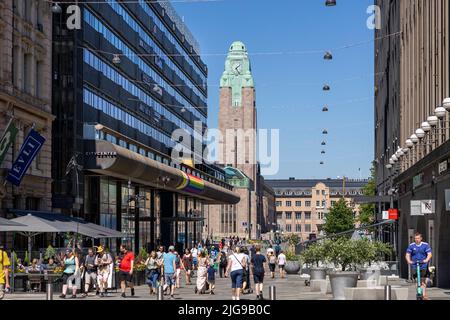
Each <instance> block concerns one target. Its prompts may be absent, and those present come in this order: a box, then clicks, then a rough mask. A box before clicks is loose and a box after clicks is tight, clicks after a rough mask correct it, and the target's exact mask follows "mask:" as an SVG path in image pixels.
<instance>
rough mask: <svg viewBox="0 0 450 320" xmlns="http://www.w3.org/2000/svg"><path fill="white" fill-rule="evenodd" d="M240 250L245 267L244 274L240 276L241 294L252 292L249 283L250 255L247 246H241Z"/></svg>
mask: <svg viewBox="0 0 450 320" xmlns="http://www.w3.org/2000/svg"><path fill="white" fill-rule="evenodd" d="M241 252H242V253H243V254H244V257H245V268H244V275H243V277H242V279H243V283H242V294H247V293H252V289H251V285H250V256H249V252H248V248H247V247H245V246H244V247H242V249H241Z"/></svg>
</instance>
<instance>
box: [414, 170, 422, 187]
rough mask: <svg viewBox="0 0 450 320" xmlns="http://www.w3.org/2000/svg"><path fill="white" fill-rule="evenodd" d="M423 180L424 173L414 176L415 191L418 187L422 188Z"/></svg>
mask: <svg viewBox="0 0 450 320" xmlns="http://www.w3.org/2000/svg"><path fill="white" fill-rule="evenodd" d="M422 178H423V173H420V174H418V175H417V176H414V178H413V189H415V188H417V187H418V186H420V185H421V184H422Z"/></svg>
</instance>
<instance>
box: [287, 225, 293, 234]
mask: <svg viewBox="0 0 450 320" xmlns="http://www.w3.org/2000/svg"><path fill="white" fill-rule="evenodd" d="M286 231H287V232H291V231H292V228H291V225H290V224H287V225H286Z"/></svg>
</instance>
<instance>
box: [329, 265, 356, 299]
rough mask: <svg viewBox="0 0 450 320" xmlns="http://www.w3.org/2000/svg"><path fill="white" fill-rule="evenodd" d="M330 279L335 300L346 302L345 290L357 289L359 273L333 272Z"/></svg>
mask: <svg viewBox="0 0 450 320" xmlns="http://www.w3.org/2000/svg"><path fill="white" fill-rule="evenodd" d="M329 277H330V283H331V291H332V293H333V297H334V300H345V294H344V288H356V286H357V284H358V277H359V272H354V271H333V272H330V273H329Z"/></svg>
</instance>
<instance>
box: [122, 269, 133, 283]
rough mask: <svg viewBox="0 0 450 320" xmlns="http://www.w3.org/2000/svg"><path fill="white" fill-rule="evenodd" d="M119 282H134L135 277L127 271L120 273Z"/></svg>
mask: <svg viewBox="0 0 450 320" xmlns="http://www.w3.org/2000/svg"><path fill="white" fill-rule="evenodd" d="M119 280H120V282H123V281H125V282H133V275H132V274H130V273H129V272H126V271H122V270H120V271H119Z"/></svg>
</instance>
